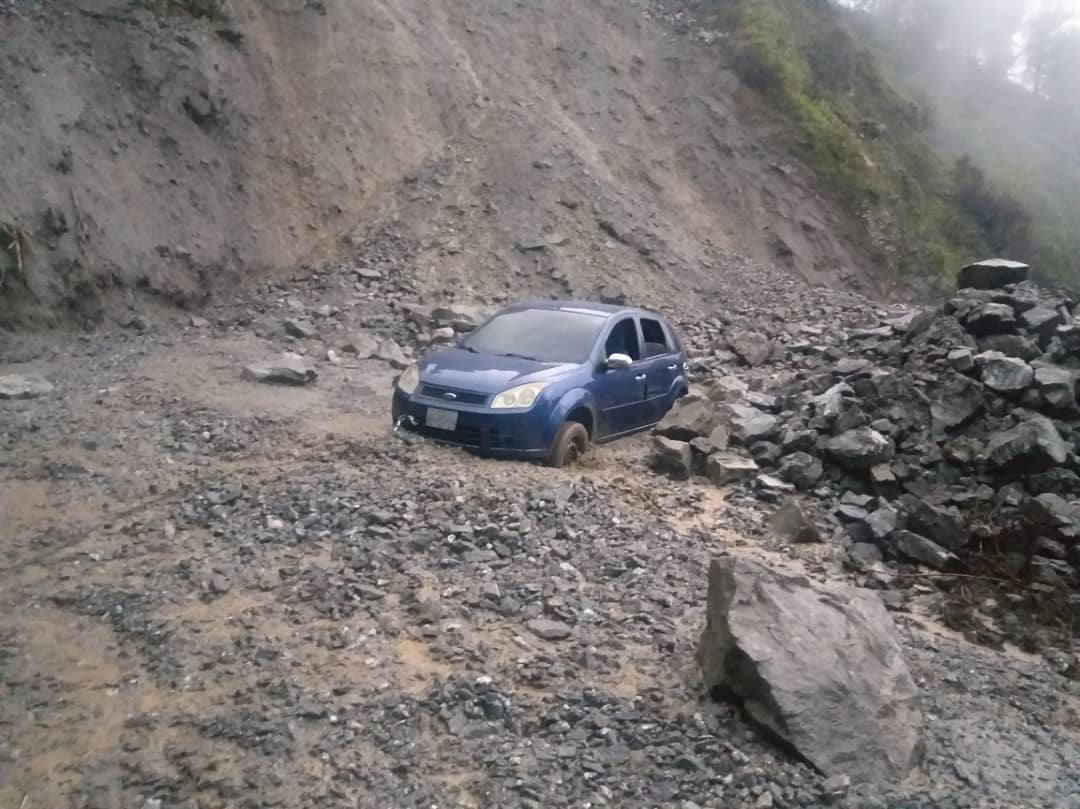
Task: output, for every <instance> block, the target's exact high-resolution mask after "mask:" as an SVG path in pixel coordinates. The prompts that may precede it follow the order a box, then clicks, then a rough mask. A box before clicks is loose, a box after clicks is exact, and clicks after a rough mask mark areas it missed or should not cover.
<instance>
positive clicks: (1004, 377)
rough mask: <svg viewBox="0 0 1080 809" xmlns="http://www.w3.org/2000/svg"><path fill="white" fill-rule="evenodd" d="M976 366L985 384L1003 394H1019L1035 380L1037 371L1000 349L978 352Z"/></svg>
mask: <svg viewBox="0 0 1080 809" xmlns="http://www.w3.org/2000/svg"><path fill="white" fill-rule="evenodd" d="M975 367H976V368H978V369H979V377H980V378H981V379H982V381H983V384H984V385H986V387H988V388H990V390H993V391H997V392H998V393H1000V394H1003V395H1018V394H1020V393H1022V392H1023V391H1024V390H1026V389H1027V388H1029V387H1030V386H1031V383H1032V382H1034V381H1035V371H1034V369H1032V367H1031V366H1030V365H1028V364H1027V363H1026V362H1024V361H1023V360H1022V359H1019V358H1018V357H1007V356H1005V355H1004V354H1002V353H1001V352H1000V351H984V352H982V353H981V354H976V355H975Z"/></svg>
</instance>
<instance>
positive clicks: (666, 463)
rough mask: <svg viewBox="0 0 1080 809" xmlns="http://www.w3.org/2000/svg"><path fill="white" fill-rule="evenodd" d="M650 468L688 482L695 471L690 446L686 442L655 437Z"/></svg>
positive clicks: (659, 436)
mask: <svg viewBox="0 0 1080 809" xmlns="http://www.w3.org/2000/svg"><path fill="white" fill-rule="evenodd" d="M649 466H650V467H651V468H652V469H653V470H654V471H656V472H660V473H661V474H664V475H668V476H669V477H672V478H675V479H676V480H687V479H688V478H689V477H690V475H691V474H692V473H693V469H694V466H693V453H692V452H691V450H690V445H689V444H688V443H686V442H685V441H675V440H673V439H671V438H665V437H664V436H662V435H654V436H653V445H652V455H651V456H650V457H649Z"/></svg>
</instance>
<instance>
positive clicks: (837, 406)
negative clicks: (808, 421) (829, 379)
mask: <svg viewBox="0 0 1080 809" xmlns="http://www.w3.org/2000/svg"><path fill="white" fill-rule="evenodd" d="M854 394H855V391H853V390H852V389H851V387H850V386H849V385H848V384H847V383H846V382H838V383H836V384H835V385H833V386H832V387H831V388H829V389H828V390H827V391H825V392H824V393H822V394H821V395H819V396H815V397H814V398H813V399H811V400H810V403H811V404H812V405H813V406H814V412H815V413H816V414H817V416H818V417H819V418H821V419H823V420H824V421H825V422H826V423H832V422H833V421H835V420H836V419H837V418H839V416H840V414H841V413H842V412H843V410H844V397H845V396H853V395H854Z"/></svg>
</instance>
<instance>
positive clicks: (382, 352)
mask: <svg viewBox="0 0 1080 809" xmlns="http://www.w3.org/2000/svg"><path fill="white" fill-rule="evenodd" d="M372 356H374V358H375V359H377V360H382V361H383V362H385V363H389V365H390V367H392V368H397V369H398V370H399V371H401V370H404V369H405V368H408V367H409V358H408V357H407V356H405V352H404V351H403V350H402V348H401V346H399V345H398V344H397V343H395V342H394V341H393V340H383V341H382V342H381V343H379V347H378V348H377V349H375V353H374V354H373V355H372Z"/></svg>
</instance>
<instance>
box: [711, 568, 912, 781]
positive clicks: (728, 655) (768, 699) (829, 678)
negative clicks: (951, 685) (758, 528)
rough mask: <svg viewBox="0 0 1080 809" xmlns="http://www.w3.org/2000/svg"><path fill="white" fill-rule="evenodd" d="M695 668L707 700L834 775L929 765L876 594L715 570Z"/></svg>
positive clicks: (754, 571)
mask: <svg viewBox="0 0 1080 809" xmlns="http://www.w3.org/2000/svg"><path fill="white" fill-rule="evenodd" d="M697 657H698V662H699V664H700V666H701V670H702V674H703V675H704V679H705V684H706V686H707V687H708V688H709V689H710V690H717V691H720V692H722V693H725V694H727V695H730V696H733V697H734V698H735V699H736V700H738V701H739V702H740V703H741V704H742V706H743V708H744V710H745V711H746V713H747V715H748V716H749V718H750V719H751V720H752V721H753V722H754V723H755V724H757V725H759V726H762V727H764V728H765V729H766V730H767V731H768V732H769V733H770V734H771V735H773V736H775V737H779V738H780V739H781V740H783V741H784V742H785V743H786V744H788V745H790V746H791V747H792V748H794V749H795V750H797V751H798V752H799V753H800V754H801V755H802V756H803V757H805V758H806V759H807V760H808V761H809V762H810V763H811V764H813V765H814V766H815V767H816V768H817V769H818V770H820V771H821V772H822V773H824V774H825V775H826V776H834V775H841V774H846V775H848V776H850V777H851V778H852V779H854V780H856V781H870V782H894V781H897V780H900V779H902V778H903V777H905V776H906V775H907V774H908V773H909V772H910V771H911V770H912V769H913V768H914V767H916V766H918V764H919V763H920V761H921V760H922V757H923V754H924V751H925V743H924V741H923V730H922V727H923V719H922V714H921V711H920V709H919V704H918V693H917V691H916V688H915V683H914V681H913V680H912V677H911V673H910V671H909V670H908V667H907V663H906V662H905V661H904V658H903V654H902V651H901V647H900V643H899V641H898V640H897V635H896V627H895V625H894V624H893V622H892V619H891V618H889V615H888V613H887V612H886V610H885V608H884V606H883V605H882V603H881V600H880V599H879V598H878V597H877V596H876V595H874V594H873V593H871V592H869V591H866V590H860V589H855V588H851V587H846V586H839V585H833V586H830V587H824V586H821V585H812V584H810V583H809V582H808V581H807V580H806V579H804V578H794V577H786V576H780V575H777V574H775V573H772V572H770V571H768V570H767V569H765V568H764V567H762V566H760V565H758V564H757V563H755V562H752V561H750V560H747V559H740V558H731V557H729V558H723V559H714V560H713V562H712V565H711V566H710V568H709V593H708V606H707V612H706V627H705V630H704V632H703V633H702V636H701V641H700V644H699V646H698V655H697Z"/></svg>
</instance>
